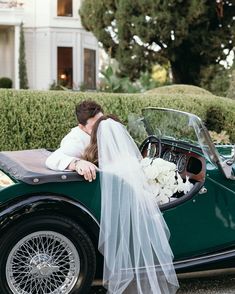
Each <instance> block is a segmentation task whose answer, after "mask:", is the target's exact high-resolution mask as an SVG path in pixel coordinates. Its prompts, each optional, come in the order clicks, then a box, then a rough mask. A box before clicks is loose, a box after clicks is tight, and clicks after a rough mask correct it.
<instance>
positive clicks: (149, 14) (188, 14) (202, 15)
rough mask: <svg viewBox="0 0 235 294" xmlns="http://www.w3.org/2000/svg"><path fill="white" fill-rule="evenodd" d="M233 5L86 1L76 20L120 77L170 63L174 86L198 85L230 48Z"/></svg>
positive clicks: (208, 0) (182, 0)
mask: <svg viewBox="0 0 235 294" xmlns="http://www.w3.org/2000/svg"><path fill="white" fill-rule="evenodd" d="M232 2H233V0H224V1H222V0H214V1H212V0H191V1H186V0H136V1H133V0H95V1H94V0H84V1H83V3H82V6H81V9H80V16H81V20H82V23H83V25H84V27H85V28H86V29H87V30H88V31H91V32H93V33H94V35H95V36H96V37H97V39H98V40H99V41H100V42H101V43H102V45H103V47H104V49H105V50H106V51H107V52H109V54H110V56H111V57H114V58H116V59H117V61H118V62H119V66H120V70H121V73H122V74H123V75H124V76H125V75H128V76H129V77H130V78H131V79H132V80H134V79H136V78H137V77H138V76H139V74H140V72H144V71H146V70H150V68H151V67H152V66H153V64H155V63H159V64H160V65H161V64H166V63H167V62H168V61H169V62H170V64H171V69H172V73H173V80H174V82H175V83H185V84H194V85H199V82H200V75H201V72H203V70H204V69H205V68H207V67H208V66H209V65H211V64H217V63H219V62H220V61H222V60H225V59H226V57H227V55H228V54H229V53H230V51H231V50H232V48H233V46H234V32H235V21H234V20H233V16H234V15H235V5H234V4H233V3H232Z"/></svg>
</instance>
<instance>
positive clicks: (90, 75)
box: [84, 49, 96, 89]
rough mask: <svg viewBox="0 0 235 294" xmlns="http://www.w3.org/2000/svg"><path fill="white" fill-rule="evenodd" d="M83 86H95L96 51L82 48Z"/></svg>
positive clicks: (93, 87)
mask: <svg viewBox="0 0 235 294" xmlns="http://www.w3.org/2000/svg"><path fill="white" fill-rule="evenodd" d="M84 86H85V87H86V88H87V89H95V88H96V51H95V50H91V49H84Z"/></svg>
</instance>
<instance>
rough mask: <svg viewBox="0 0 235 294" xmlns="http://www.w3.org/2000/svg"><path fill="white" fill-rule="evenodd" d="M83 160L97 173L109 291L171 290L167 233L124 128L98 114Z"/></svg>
mask: <svg viewBox="0 0 235 294" xmlns="http://www.w3.org/2000/svg"><path fill="white" fill-rule="evenodd" d="M84 159H86V160H89V161H91V162H93V163H95V164H96V165H98V168H99V171H100V183H101V220H100V235H99V250H100V252H101V253H102V254H103V256H104V271H103V284H104V287H105V288H107V290H108V293H110V294H111V293H112V294H121V293H127V294H151V293H152V294H168V293H176V291H177V289H178V287H179V285H178V281H177V277H176V274H175V270H174V267H173V263H172V259H173V254H172V251H171V248H170V246H169V243H168V239H169V231H168V228H167V225H166V223H165V221H164V219H163V217H162V215H161V212H160V210H159V208H158V206H157V205H156V204H155V202H154V200H153V197H152V193H151V191H150V187H149V186H148V184H147V180H146V178H145V175H144V173H143V171H142V168H141V165H140V161H141V159H142V156H141V154H140V152H139V150H138V148H137V146H136V144H135V143H134V141H133V139H132V138H131V136H130V135H129V133H128V132H127V130H126V129H125V127H124V126H123V125H122V124H121V123H120V122H118V121H116V120H115V119H113V118H112V117H109V116H102V117H101V118H100V119H99V120H98V121H97V122H96V125H95V126H94V128H93V132H92V134H91V141H90V145H89V146H88V147H87V149H86V150H85V153H84Z"/></svg>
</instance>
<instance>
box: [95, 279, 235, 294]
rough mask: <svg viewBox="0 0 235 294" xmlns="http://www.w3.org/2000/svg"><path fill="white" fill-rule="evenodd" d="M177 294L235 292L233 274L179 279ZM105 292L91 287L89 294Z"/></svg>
mask: <svg viewBox="0 0 235 294" xmlns="http://www.w3.org/2000/svg"><path fill="white" fill-rule="evenodd" d="M179 282H180V289H179V291H178V292H177V294H235V276H231V275H229V276H223V277H216V278H193V279H181V280H180V281H179ZM104 293H106V292H105V290H104V289H103V288H102V287H93V288H92V290H91V292H90V293H89V294H104Z"/></svg>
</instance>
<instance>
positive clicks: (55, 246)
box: [6, 231, 80, 294]
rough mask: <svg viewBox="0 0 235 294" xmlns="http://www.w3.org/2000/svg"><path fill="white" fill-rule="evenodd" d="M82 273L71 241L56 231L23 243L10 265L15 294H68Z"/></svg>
mask: <svg viewBox="0 0 235 294" xmlns="http://www.w3.org/2000/svg"><path fill="white" fill-rule="evenodd" d="M79 272H80V258H79V255H78V252H77V249H76V248H75V246H74V245H73V243H72V242H71V241H70V240H69V239H68V238H67V237H65V236H64V235H62V234H59V233H57V232H53V231H39V232H35V233H32V234H30V235H28V236H26V237H24V238H23V239H21V240H20V241H19V242H18V243H17V244H16V245H15V246H14V247H13V248H12V250H11V251H10V254H9V256H8V259H7V264H6V278H7V282H8V285H9V287H10V289H11V291H12V292H13V293H14V294H68V293H69V292H70V290H71V289H72V288H73V286H74V285H75V284H76V281H77V279H78V276H79Z"/></svg>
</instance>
